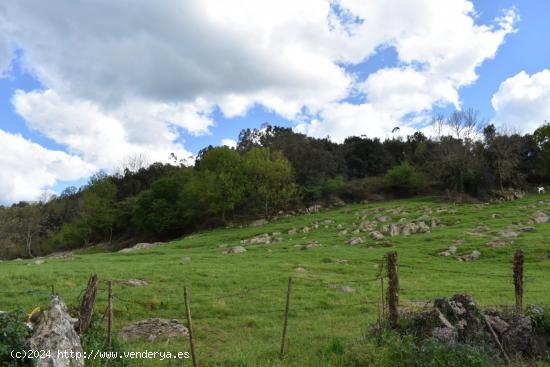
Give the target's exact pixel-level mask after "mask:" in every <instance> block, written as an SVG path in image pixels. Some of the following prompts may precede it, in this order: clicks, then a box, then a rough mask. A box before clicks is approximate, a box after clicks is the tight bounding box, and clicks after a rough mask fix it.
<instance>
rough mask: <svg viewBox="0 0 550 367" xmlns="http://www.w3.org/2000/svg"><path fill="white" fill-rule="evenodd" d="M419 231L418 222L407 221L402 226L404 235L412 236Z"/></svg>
mask: <svg viewBox="0 0 550 367" xmlns="http://www.w3.org/2000/svg"><path fill="white" fill-rule="evenodd" d="M417 232H418V225H416V223H407V224H404V225H403V227H401V234H402V235H403V236H410V235H411V234H415V233H417Z"/></svg>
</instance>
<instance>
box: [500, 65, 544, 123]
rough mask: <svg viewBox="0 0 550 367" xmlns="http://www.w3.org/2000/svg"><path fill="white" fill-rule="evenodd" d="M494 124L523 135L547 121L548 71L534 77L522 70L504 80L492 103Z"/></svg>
mask: <svg viewBox="0 0 550 367" xmlns="http://www.w3.org/2000/svg"><path fill="white" fill-rule="evenodd" d="M491 102H492V104H493V108H494V109H495V111H496V116H495V120H494V123H495V125H497V126H499V127H505V128H512V129H515V130H519V131H521V132H524V133H528V132H533V131H534V130H535V129H536V128H537V127H539V126H540V125H542V124H543V123H544V122H545V121H548V120H550V70H548V69H545V70H543V71H540V72H538V73H535V74H533V75H529V74H527V73H526V72H525V71H522V72H520V73H518V74H517V75H515V76H513V77H510V78H508V79H506V80H505V81H503V82H502V83H501V84H500V86H499V88H498V91H497V92H496V93H495V94H494V95H493V98H492V100H491Z"/></svg>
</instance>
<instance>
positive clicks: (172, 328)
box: [120, 318, 189, 341]
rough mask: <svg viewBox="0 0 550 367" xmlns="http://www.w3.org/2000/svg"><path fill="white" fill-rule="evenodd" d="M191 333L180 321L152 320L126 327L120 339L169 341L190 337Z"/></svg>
mask: <svg viewBox="0 0 550 367" xmlns="http://www.w3.org/2000/svg"><path fill="white" fill-rule="evenodd" d="M188 336H189V331H188V330H187V328H186V327H185V326H184V325H183V324H182V323H181V322H179V321H178V320H175V319H173V320H169V319H160V318H152V319H147V320H141V321H138V322H135V323H133V324H131V325H128V326H126V327H125V328H123V329H122V331H121V332H120V337H121V338H122V339H124V340H129V339H145V340H149V341H153V340H157V339H168V338H178V337H188Z"/></svg>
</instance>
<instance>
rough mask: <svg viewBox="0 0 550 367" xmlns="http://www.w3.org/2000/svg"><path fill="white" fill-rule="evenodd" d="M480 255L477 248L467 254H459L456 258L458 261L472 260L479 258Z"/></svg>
mask: <svg viewBox="0 0 550 367" xmlns="http://www.w3.org/2000/svg"><path fill="white" fill-rule="evenodd" d="M480 256H481V252H479V251H477V250H474V251H472V253H470V254H468V255H462V256H459V257H457V258H456V259H457V260H458V261H463V262H464V261H473V260H477V259H479V257H480Z"/></svg>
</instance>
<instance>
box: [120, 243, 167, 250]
mask: <svg viewBox="0 0 550 367" xmlns="http://www.w3.org/2000/svg"><path fill="white" fill-rule="evenodd" d="M163 244H164V243H163V242H153V243H146V242H142V243H138V244H136V245H134V246H132V247H128V248H125V249H122V250H120V251H119V252H133V251H137V250H146V249H150V248H154V247H158V246H161V245H163Z"/></svg>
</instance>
